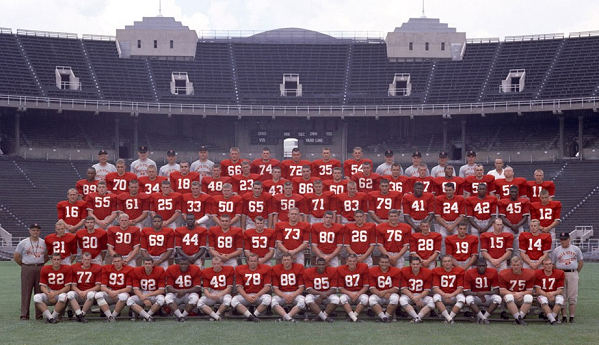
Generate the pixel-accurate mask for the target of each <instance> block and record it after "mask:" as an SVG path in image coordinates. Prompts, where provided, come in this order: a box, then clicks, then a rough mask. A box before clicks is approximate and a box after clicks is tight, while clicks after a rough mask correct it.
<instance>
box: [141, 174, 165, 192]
mask: <svg viewBox="0 0 599 345" xmlns="http://www.w3.org/2000/svg"><path fill="white" fill-rule="evenodd" d="M137 181H139V187H140V188H139V192H140V193H142V192H143V193H145V194H148V195H150V194H153V193H159V192H160V184H161V183H162V181H168V178H167V177H166V176H156V178H155V179H153V180H150V177H149V176H140V177H139V179H137Z"/></svg>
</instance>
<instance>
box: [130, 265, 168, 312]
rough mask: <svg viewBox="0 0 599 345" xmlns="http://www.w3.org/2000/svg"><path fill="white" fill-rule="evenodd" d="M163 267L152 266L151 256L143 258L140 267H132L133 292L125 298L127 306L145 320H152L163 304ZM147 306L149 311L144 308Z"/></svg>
mask: <svg viewBox="0 0 599 345" xmlns="http://www.w3.org/2000/svg"><path fill="white" fill-rule="evenodd" d="M165 280H166V279H165V273H164V268H162V267H160V266H154V260H153V259H152V258H145V259H144V261H143V266H142V267H136V268H134V269H133V293H134V295H133V296H131V297H129V299H127V307H129V308H131V309H132V310H133V312H135V313H137V314H139V315H141V316H142V317H143V318H144V320H146V321H147V322H154V318H153V317H152V315H154V313H156V312H157V311H158V310H159V309H160V308H162V306H163V305H164V302H165V301H164V288H165ZM146 307H149V308H150V310H149V311H145V309H144V308H146Z"/></svg>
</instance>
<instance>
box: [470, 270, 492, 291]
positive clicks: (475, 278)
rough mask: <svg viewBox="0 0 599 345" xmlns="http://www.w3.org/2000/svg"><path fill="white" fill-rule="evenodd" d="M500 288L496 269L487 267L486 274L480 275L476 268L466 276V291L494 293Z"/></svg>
mask: <svg viewBox="0 0 599 345" xmlns="http://www.w3.org/2000/svg"><path fill="white" fill-rule="evenodd" d="M498 287H499V274H498V273H497V270H496V269H494V268H491V267H487V269H486V270H485V273H484V274H480V273H478V269H476V268H471V269H469V270H467V271H466V274H464V291H472V292H481V291H492V290H493V289H496V288H498Z"/></svg>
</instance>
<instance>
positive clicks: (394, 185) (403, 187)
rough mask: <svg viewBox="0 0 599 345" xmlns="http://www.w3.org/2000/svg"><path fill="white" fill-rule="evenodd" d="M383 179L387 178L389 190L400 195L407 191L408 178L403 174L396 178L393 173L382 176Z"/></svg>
mask: <svg viewBox="0 0 599 345" xmlns="http://www.w3.org/2000/svg"><path fill="white" fill-rule="evenodd" d="M383 178H384V179H387V180H389V190H392V191H396V192H399V193H400V194H401V195H402V196H403V195H404V194H405V193H407V192H408V190H409V187H410V186H409V183H410V178H409V177H408V176H405V175H400V176H398V177H397V178H395V177H393V175H386V176H383Z"/></svg>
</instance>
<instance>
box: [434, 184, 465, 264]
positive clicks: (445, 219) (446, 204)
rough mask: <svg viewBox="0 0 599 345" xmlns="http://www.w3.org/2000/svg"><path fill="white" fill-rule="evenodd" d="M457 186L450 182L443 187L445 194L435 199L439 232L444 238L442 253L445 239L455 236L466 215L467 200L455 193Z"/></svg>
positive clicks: (443, 247)
mask: <svg viewBox="0 0 599 345" xmlns="http://www.w3.org/2000/svg"><path fill="white" fill-rule="evenodd" d="M455 191H456V190H455V184H454V183H453V182H448V183H445V184H444V185H443V192H444V194H442V195H439V196H437V198H436V199H435V210H436V211H435V213H436V214H435V219H436V220H437V232H438V233H440V234H441V236H442V237H443V245H442V246H441V252H442V253H445V252H446V250H445V239H446V238H447V236H450V235H453V234H455V231H454V230H455V228H456V227H457V226H458V224H460V223H461V222H462V221H463V220H464V217H465V215H466V199H464V197H463V196H461V195H459V194H457V195H456V193H455Z"/></svg>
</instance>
